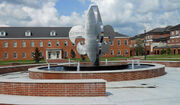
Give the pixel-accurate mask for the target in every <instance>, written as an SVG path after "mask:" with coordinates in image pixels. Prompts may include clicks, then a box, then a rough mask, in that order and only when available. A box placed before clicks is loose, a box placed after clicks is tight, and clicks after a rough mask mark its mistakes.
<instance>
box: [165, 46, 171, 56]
mask: <svg viewBox="0 0 180 105" xmlns="http://www.w3.org/2000/svg"><path fill="white" fill-rule="evenodd" d="M166 52H167V54H168V55H170V54H171V48H170V47H169V46H168V47H167V49H166Z"/></svg>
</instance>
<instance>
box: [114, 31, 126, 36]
mask: <svg viewBox="0 0 180 105" xmlns="http://www.w3.org/2000/svg"><path fill="white" fill-rule="evenodd" d="M115 37H129V36H127V35H124V34H121V33H118V32H115Z"/></svg>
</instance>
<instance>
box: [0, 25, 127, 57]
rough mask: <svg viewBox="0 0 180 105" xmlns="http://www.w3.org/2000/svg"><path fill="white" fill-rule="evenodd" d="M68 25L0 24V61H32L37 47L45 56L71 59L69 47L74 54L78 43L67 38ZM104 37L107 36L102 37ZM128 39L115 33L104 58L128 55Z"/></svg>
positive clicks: (77, 55) (80, 39)
mask: <svg viewBox="0 0 180 105" xmlns="http://www.w3.org/2000/svg"><path fill="white" fill-rule="evenodd" d="M70 29H71V27H0V60H31V59H32V58H33V57H32V55H33V53H34V50H35V48H36V47H38V48H39V50H40V52H41V55H42V56H43V57H44V59H45V60H46V59H63V58H71V54H70V53H71V50H74V51H75V53H76V57H77V58H78V57H80V55H79V54H78V53H77V51H76V44H77V42H80V41H81V42H82V43H84V42H83V39H82V38H79V39H77V40H76V44H75V45H74V44H72V43H71V41H70V40H69V31H70ZM105 40H106V41H108V38H107V37H106V36H105ZM129 44H130V40H129V37H128V36H126V35H123V34H119V33H116V35H115V38H114V41H113V43H111V45H110V50H109V53H108V54H106V55H103V57H115V56H130V53H129V52H130V47H129Z"/></svg>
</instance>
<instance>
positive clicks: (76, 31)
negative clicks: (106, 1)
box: [69, 5, 115, 66]
mask: <svg viewBox="0 0 180 105" xmlns="http://www.w3.org/2000/svg"><path fill="white" fill-rule="evenodd" d="M85 21H86V22H85V27H84V26H74V27H72V28H71V30H70V32H69V38H70V40H71V42H72V43H74V44H75V40H76V38H80V37H81V38H84V39H85V44H84V45H83V44H81V43H78V44H77V51H78V53H80V54H81V55H85V54H87V55H88V57H89V59H90V61H91V62H92V63H93V64H94V65H96V66H98V65H99V60H100V56H101V54H106V53H108V51H109V43H110V42H112V41H113V39H114V34H115V32H114V30H113V28H112V27H111V26H109V25H107V26H103V23H102V19H101V15H100V12H99V9H98V6H97V5H90V6H89V9H88V13H87V17H86V20H85ZM104 36H105V37H108V39H109V40H106V41H105V40H104Z"/></svg>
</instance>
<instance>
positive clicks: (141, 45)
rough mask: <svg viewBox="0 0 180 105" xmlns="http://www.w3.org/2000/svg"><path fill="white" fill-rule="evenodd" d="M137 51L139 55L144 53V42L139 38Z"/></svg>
mask: <svg viewBox="0 0 180 105" xmlns="http://www.w3.org/2000/svg"><path fill="white" fill-rule="evenodd" d="M135 52H136V55H137V56H139V55H143V54H144V42H143V40H141V39H139V38H138V39H136V46H135Z"/></svg>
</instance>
